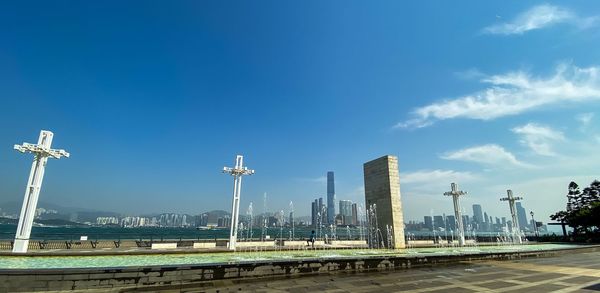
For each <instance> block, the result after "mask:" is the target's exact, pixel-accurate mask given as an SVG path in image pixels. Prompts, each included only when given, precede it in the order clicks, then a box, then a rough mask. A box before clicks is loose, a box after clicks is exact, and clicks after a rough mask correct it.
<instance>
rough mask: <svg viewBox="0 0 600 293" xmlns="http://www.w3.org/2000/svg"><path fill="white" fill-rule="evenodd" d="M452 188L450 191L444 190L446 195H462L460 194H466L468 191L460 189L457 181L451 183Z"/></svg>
mask: <svg viewBox="0 0 600 293" xmlns="http://www.w3.org/2000/svg"><path fill="white" fill-rule="evenodd" d="M450 188H451V189H452V190H451V191H448V192H444V195H446V196H454V195H456V196H460V195H466V194H467V192H466V191H462V190H458V184H456V183H450Z"/></svg>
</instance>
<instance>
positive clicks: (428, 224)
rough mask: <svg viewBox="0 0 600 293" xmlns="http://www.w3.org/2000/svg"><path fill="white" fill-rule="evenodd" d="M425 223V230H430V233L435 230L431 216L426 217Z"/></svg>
mask: <svg viewBox="0 0 600 293" xmlns="http://www.w3.org/2000/svg"><path fill="white" fill-rule="evenodd" d="M423 222H424V223H425V228H427V229H429V230H430V231H432V230H433V219H432V218H431V216H425V217H424V218H423Z"/></svg>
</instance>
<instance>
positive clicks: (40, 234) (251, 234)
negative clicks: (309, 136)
mask: <svg viewBox="0 0 600 293" xmlns="http://www.w3.org/2000/svg"><path fill="white" fill-rule="evenodd" d="M16 229H17V226H16V225H0V240H5V241H6V240H12V239H14V237H15V231H16ZM311 230H314V228H311V227H293V228H292V227H270V228H267V229H266V231H265V232H264V234H265V235H268V236H269V238H270V239H275V238H283V239H291V238H292V235H293V238H294V239H296V240H298V239H306V238H308V236H309V235H310V232H311ZM407 232H410V235H412V236H413V237H415V238H416V239H421V238H422V239H429V238H431V239H433V237H435V238H436V239H437V237H439V236H441V237H442V238H445V237H447V238H448V239H450V238H451V234H448V233H446V234H444V233H440V232H436V233H435V234H434V233H433V232H429V231H407ZM361 233H364V231H363V230H361V229H360V228H358V227H356V228H353V227H349V228H345V227H337V228H336V229H330V228H324V229H323V231H322V233H317V237H318V238H324V237H325V236H327V237H328V238H329V239H331V238H332V234H335V238H336V239H342V240H345V239H360V237H361ZM262 234H263V231H262V228H254V229H252V231H249V230H248V229H241V230H240V231H239V232H238V239H239V241H244V240H245V239H248V238H253V239H258V238H260V237H261V235H262ZM319 234H320V235H319ZM497 234H498V233H497V232H477V233H476V236H477V237H481V238H486V237H488V238H490V239H491V241H495V237H496V236H497ZM81 236H87V237H88V239H89V240H161V239H165V240H166V239H169V240H172V239H197V240H209V239H226V238H228V237H229V229H228V228H213V229H205V230H203V229H196V228H173V227H140V228H120V227H33V230H32V232H31V239H32V240H78V239H80V237H81ZM471 236H472V235H471ZM363 237H364V236H363Z"/></svg>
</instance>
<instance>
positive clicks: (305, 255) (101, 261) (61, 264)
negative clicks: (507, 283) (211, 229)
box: [0, 244, 579, 270]
mask: <svg viewBox="0 0 600 293" xmlns="http://www.w3.org/2000/svg"><path fill="white" fill-rule="evenodd" d="M575 247H579V246H577V245H569V244H530V245H515V246H506V245H504V246H478V247H440V248H411V249H403V250H386V249H340V250H336V249H326V250H320V249H319V250H313V249H302V250H291V251H262V252H260V251H258V252H243V253H240V252H237V253H235V252H226V253H176V254H149V255H108V256H0V270H20V269H26V270H32V269H33V270H35V269H67V268H122V267H147V266H165V265H168V266H176V265H197V264H235V263H257V262H258V263H263V262H270V261H290V260H292V261H297V260H303V259H328V258H331V259H340V258H369V257H378V256H390V257H403V256H406V257H410V256H442V255H449V256H450V255H471V254H472V255H478V254H489V253H510V252H532V251H550V250H561V249H569V248H575Z"/></svg>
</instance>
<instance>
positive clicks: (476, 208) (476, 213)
mask: <svg viewBox="0 0 600 293" xmlns="http://www.w3.org/2000/svg"><path fill="white" fill-rule="evenodd" d="M473 223H475V227H476V228H477V229H481V228H482V225H483V210H482V209H481V205H479V204H474V205H473Z"/></svg>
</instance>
